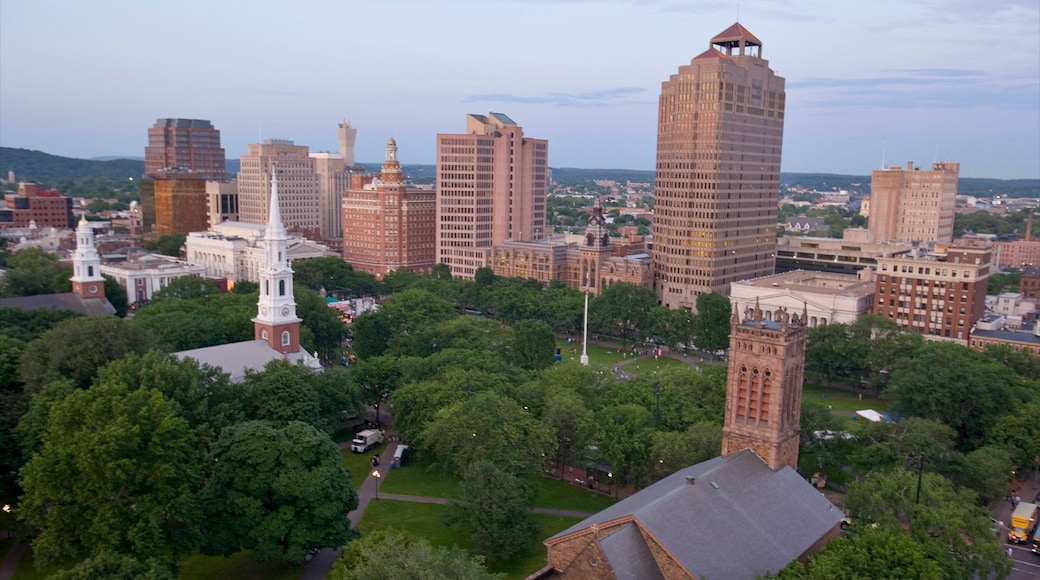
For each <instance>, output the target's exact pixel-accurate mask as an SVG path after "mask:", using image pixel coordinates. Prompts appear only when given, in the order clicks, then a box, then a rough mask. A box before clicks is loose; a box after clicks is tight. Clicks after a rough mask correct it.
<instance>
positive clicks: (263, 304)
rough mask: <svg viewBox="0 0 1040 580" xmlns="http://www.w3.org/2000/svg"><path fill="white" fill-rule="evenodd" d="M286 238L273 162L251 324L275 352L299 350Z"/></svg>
mask: <svg viewBox="0 0 1040 580" xmlns="http://www.w3.org/2000/svg"><path fill="white" fill-rule="evenodd" d="M286 240H287V235H286V233H285V226H284V225H282V211H281V207H280V206H279V203H278V166H277V165H275V166H273V167H272V169H271V207H270V210H269V211H268V218H267V227H266V228H265V230H264V237H263V240H262V243H263V245H264V253H265V260H264V265H263V267H262V268H261V269H260V299H259V300H258V301H257V316H256V318H254V319H253V326H254V328H255V337H256V338H257V339H258V340H266V341H267V343H268V344H270V345H271V348H273V349H275V350H277V351H278V352H281V353H292V352H299V350H300V319H299V318H298V317H297V316H296V301H295V300H294V298H293V272H292V268H291V267H290V266H289V257H288V250H287V244H286Z"/></svg>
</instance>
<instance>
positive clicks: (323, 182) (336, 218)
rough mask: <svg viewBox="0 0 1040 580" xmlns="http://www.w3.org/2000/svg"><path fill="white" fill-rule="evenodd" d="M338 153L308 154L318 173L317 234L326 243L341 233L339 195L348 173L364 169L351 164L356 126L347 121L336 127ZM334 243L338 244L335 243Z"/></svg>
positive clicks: (343, 187)
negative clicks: (318, 229) (319, 229)
mask: <svg viewBox="0 0 1040 580" xmlns="http://www.w3.org/2000/svg"><path fill="white" fill-rule="evenodd" d="M336 137H337V140H338V141H339V153H331V152H324V151H323V152H317V153H311V159H314V170H315V172H316V173H317V174H318V204H319V206H318V214H319V219H320V228H321V237H322V239H324V240H326V241H327V243H331V242H332V241H333V240H338V239H339V237H340V236H342V235H343V211H342V204H343V194H344V193H345V192H346V191H347V188H349V187H350V176H351V175H353V174H355V173H362V172H364V170H365V168H364V167H358V166H356V165H354V139H355V138H356V137H357V129H355V128H354V127H351V126H350V121H343V122H342V123H340V124H339V125H338V126H337V127H336ZM337 245H338V243H337Z"/></svg>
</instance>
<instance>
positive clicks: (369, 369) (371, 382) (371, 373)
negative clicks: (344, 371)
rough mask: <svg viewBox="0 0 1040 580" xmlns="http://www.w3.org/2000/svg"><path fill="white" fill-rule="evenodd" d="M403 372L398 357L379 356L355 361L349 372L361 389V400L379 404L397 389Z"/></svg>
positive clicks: (366, 403)
mask: <svg viewBox="0 0 1040 580" xmlns="http://www.w3.org/2000/svg"><path fill="white" fill-rule="evenodd" d="M403 373H404V370H403V369H402V368H401V363H400V362H399V361H398V360H397V359H396V358H394V357H391V356H377V357H372V358H368V359H363V360H359V361H358V362H356V363H354V364H353V365H351V366H350V373H349V374H350V380H351V381H352V382H353V383H354V384H355V385H357V387H358V389H359V395H360V397H361V401H362V402H363V403H364V404H365V405H379V404H380V403H382V402H383V400H384V399H386V398H387V397H389V396H390V394H391V393H393V392H394V391H395V390H396V389H397V386H398V385H399V384H400V382H401V375H402V374H403ZM377 418H378V417H377Z"/></svg>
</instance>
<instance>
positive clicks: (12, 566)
mask: <svg viewBox="0 0 1040 580" xmlns="http://www.w3.org/2000/svg"><path fill="white" fill-rule="evenodd" d="M28 551H29V545H28V544H18V545H15V546H11V548H10V549H8V550H7V553H6V554H4V558H3V560H0V580H11V578H13V577H14V571H15V570H16V569H17V568H18V563H19V562H21V561H22V556H24V555H25V553H26V552H28Z"/></svg>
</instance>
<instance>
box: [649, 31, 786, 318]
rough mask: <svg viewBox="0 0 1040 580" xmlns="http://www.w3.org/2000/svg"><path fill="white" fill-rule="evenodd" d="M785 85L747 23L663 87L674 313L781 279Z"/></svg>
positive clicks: (659, 263) (661, 259) (663, 163)
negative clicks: (745, 285) (764, 279)
mask: <svg viewBox="0 0 1040 580" xmlns="http://www.w3.org/2000/svg"><path fill="white" fill-rule="evenodd" d="M784 99H785V93H784V79H783V78H782V77H779V76H777V75H776V74H775V73H774V72H773V71H772V70H771V69H770V68H769V62H768V61H766V60H764V59H763V58H762V42H761V41H759V40H758V39H757V38H755V36H754V35H753V34H751V33H750V32H748V31H747V29H745V28H744V27H743V26H741V25H740V24H734V25H733V26H730V27H729V28H727V29H726V30H725V31H723V32H722V33H721V34H719V35H718V36H716V37H715V38H712V39H711V43H710V45H709V48H708V50H706V51H705V52H703V53H701V54H699V55H698V56H696V57H694V58H693V60H691V61H690V64H688V65H683V66H681V67H679V71H678V73H676V74H674V75H671V77H670V78H669V79H668V80H667V81H665V82H664V83H662V85H661V98H660V105H659V113H658V124H657V180H656V198H655V202H654V249H653V264H654V286H655V290H656V292H657V297H658V300H659V301H660V303H661V304H663V305H664V306H667V307H669V308H681V307H686V308H691V309H692V308H695V306H696V301H697V296H698V295H699V294H703V293H706V292H718V293H720V294H728V293H729V287H730V283H731V282H735V281H738V280H745V279H749V278H758V277H760V276H766V275H769V274H772V273H773V268H774V263H775V256H774V253H775V250H776V216H777V202H778V198H779V193H780V150H781V145H782V141H783V131H784Z"/></svg>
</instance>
